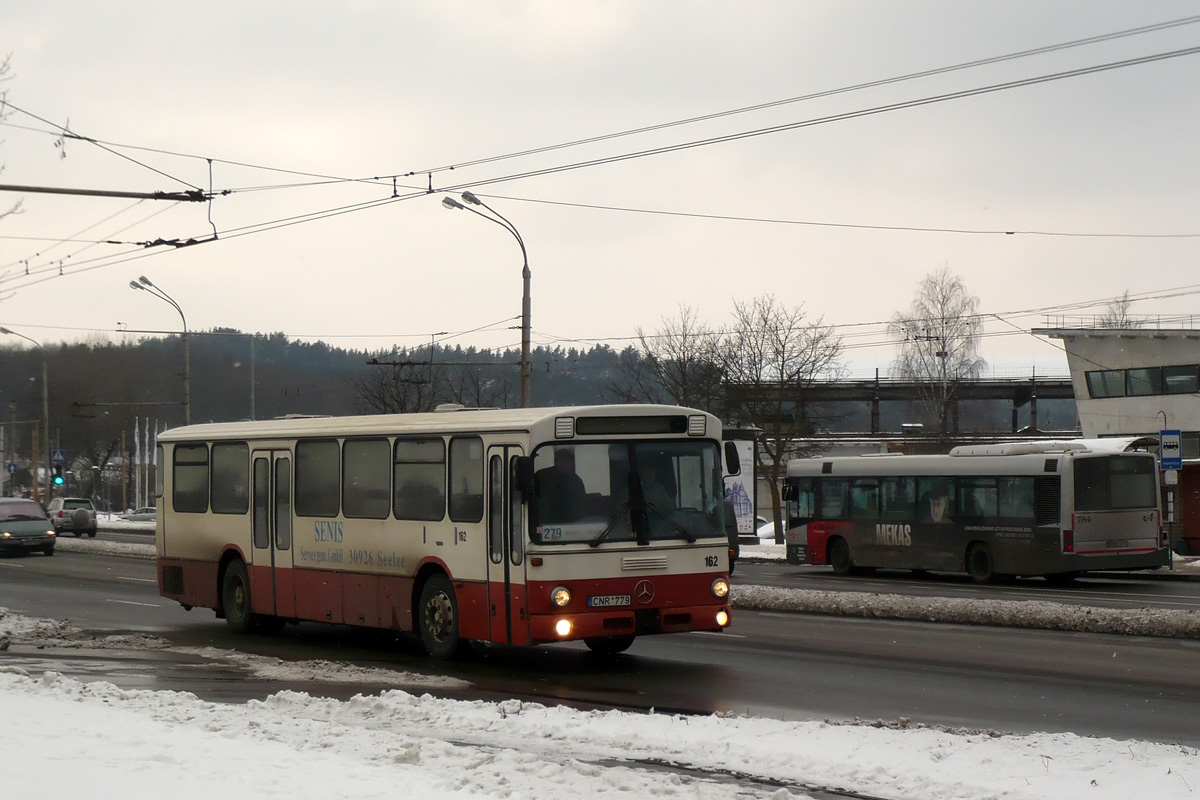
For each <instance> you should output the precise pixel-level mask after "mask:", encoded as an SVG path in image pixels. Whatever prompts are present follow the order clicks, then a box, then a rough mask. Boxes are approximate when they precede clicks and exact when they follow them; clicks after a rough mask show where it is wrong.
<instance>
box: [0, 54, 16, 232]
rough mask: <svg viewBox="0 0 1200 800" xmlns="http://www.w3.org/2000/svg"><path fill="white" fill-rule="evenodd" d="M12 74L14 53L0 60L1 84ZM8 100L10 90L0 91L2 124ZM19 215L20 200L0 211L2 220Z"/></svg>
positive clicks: (0, 118)
mask: <svg viewBox="0 0 1200 800" xmlns="http://www.w3.org/2000/svg"><path fill="white" fill-rule="evenodd" d="M11 72H12V53H9V54H8V55H6V56H5V57H4V58H3V60H0V84H4V83H7V82H8V81H11V80H12V78H13V76H12V75H11V74H10V73H11ZM7 99H8V90H7V89H5V90H3V91H0V122H3V121H4V120H5V119H7V118H8V115H9V114H10V113H11V112H10V111H8V109H7V107H6V106H5V104H4V101H5V100H7ZM0 144H3V141H0ZM3 172H4V165H3V164H0V173H3ZM19 213H21V201H20V200H18V201H16V202H15V203H13V204H12V205H10V206H9V207H8V208H6V209H2V210H0V219H4V218H5V217H7V216H9V215H12V214H19Z"/></svg>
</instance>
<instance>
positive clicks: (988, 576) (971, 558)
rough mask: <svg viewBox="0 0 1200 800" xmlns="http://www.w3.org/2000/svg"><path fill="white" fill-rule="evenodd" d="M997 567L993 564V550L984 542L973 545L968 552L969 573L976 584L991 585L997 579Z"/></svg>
mask: <svg viewBox="0 0 1200 800" xmlns="http://www.w3.org/2000/svg"><path fill="white" fill-rule="evenodd" d="M995 569H996V567H995V564H993V563H992V549H991V548H990V547H988V546H987V545H986V544H983V543H982V542H976V543H975V544H973V545H971V549H970V550H968V551H967V572H968V573H970V575H971V578H972V580H974V581H975V582H976V583H991V582H992V581H994V580H995V579H996V571H995Z"/></svg>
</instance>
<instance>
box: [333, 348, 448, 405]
mask: <svg viewBox="0 0 1200 800" xmlns="http://www.w3.org/2000/svg"><path fill="white" fill-rule="evenodd" d="M409 356H410V354H409V353H407V352H402V353H400V355H399V358H396V359H395V360H391V361H388V362H384V363H380V362H378V360H377V359H372V363H375V364H376V369H375V370H374V371H373V372H371V373H370V376H369V377H368V378H366V379H365V380H359V379H355V380H354V392H355V395H356V397H357V405H358V407H359V409H360V410H362V412H363V413H366V414H407V413H410V412H414V411H432V410H433V409H434V408H435V407H436V405H437V393H436V391H435V388H436V385H437V382H438V380H439V378H440V372H441V369H440V368H439V367H436V366H434V365H433V364H432V363H422V362H420V361H417V360H415V359H412V358H409ZM430 360H432V359H430Z"/></svg>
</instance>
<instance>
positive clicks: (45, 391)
mask: <svg viewBox="0 0 1200 800" xmlns="http://www.w3.org/2000/svg"><path fill="white" fill-rule="evenodd" d="M0 334H5V335H7V336H19V337H20V338H22V339H24V340H25V341H27V342H29V343H30V344H32V345H33V346H34V347H36V348H37V349H38V350H41V351H42V431H43V433H42V435H43V436H45V437H46V439H45V441H44V442H43V443H42V447H41V448H40V449H42V450H44V451H45V452H46V474H47V476H49V474H50V461H51V455H50V449H51V447H50V382H49V380H48V378H47V369H46V348H44V347H42V345H41V343H40V342H38V341H36V340H34V339H30V338H29V337H28V336H26V335H25V334H23V333H17V332H16V331H10V330H9V329H8V328H0ZM40 460H41V457H40V455H39V457H37V458H35V459H34V464H33V475H34V478H33V488H34V490H35V493H36V490H37V481H38V479H37V472H38V463H37V462H38V461H40ZM48 479H49V478H48V477H47V480H48ZM49 489H50V487H49V486H47V487H46V500H47V502H49V499H50V491H49Z"/></svg>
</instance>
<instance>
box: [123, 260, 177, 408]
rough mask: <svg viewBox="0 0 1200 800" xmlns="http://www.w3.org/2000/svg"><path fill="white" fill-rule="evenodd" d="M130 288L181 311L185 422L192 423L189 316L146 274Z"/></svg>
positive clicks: (131, 283)
mask: <svg viewBox="0 0 1200 800" xmlns="http://www.w3.org/2000/svg"><path fill="white" fill-rule="evenodd" d="M129 288H131V289H141V290H142V291H144V292H149V293H150V294H152V295H154V296H155V297H157V298H158V299H159V300H162V301H163V302H165V303H169V304H170V305H171V307H172V308H174V309H175V310H176V311H178V312H179V318H180V319H181V320H183V424H184V425H191V424H192V363H191V361H192V359H191V347H190V346H189V344H188V326H187V317H185V316H184V315H183V309H182V308H180V307H179V303H176V302H175V298H173V297H171V295H169V294H167V293H166V292H164V291H163V290H162V289H161V288H159V287H158V286H155V285H154V284H153V283H151V282H150V279H149V278H147V277H146V276H145V275H143V276H141V277H140V278H138V279H137V280H136V281H130V282H129Z"/></svg>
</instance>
